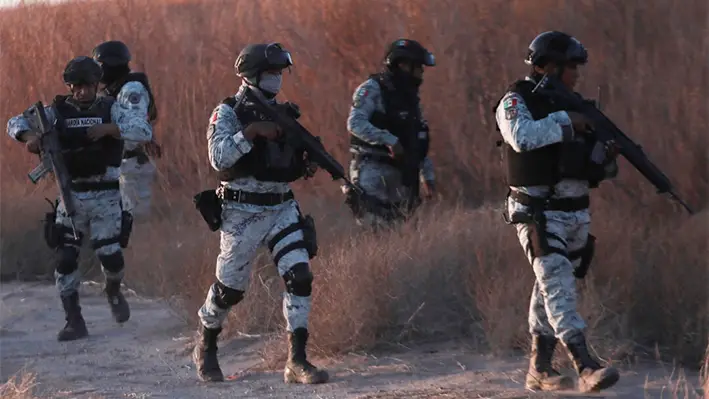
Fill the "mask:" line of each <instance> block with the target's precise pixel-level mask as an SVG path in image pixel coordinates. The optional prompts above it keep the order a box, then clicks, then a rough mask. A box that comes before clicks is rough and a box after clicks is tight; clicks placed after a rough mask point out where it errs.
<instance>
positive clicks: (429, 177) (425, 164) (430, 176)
mask: <svg viewBox="0 0 709 399" xmlns="http://www.w3.org/2000/svg"><path fill="white" fill-rule="evenodd" d="M421 178H422V179H423V180H424V181H435V180H436V174H435V173H434V171H433V161H431V158H429V157H426V158H424V159H423V161H422V162H421Z"/></svg>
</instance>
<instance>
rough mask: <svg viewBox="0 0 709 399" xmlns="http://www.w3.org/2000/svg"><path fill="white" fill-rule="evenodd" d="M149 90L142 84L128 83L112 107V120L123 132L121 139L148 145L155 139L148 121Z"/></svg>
mask: <svg viewBox="0 0 709 399" xmlns="http://www.w3.org/2000/svg"><path fill="white" fill-rule="evenodd" d="M148 105H150V96H149V95H148V90H147V89H146V88H145V86H143V84H142V83H140V82H128V83H126V84H125V85H123V87H122V88H121V91H120V92H119V93H118V97H117V98H116V102H115V103H113V106H112V107H111V119H113V122H114V123H115V124H116V125H118V129H119V130H120V131H121V139H123V140H125V141H135V142H139V143H147V142H149V141H150V140H152V138H153V128H152V126H151V125H150V122H149V121H148Z"/></svg>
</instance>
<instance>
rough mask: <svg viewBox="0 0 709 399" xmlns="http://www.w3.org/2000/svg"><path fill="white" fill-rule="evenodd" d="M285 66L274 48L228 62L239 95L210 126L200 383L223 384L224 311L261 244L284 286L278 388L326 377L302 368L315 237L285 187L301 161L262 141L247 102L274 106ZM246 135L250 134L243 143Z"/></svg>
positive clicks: (240, 292) (284, 147)
mask: <svg viewBox="0 0 709 399" xmlns="http://www.w3.org/2000/svg"><path fill="white" fill-rule="evenodd" d="M290 65H292V60H291V57H290V53H289V52H287V51H286V50H284V49H283V47H282V46H281V45H280V44H278V43H271V44H253V45H249V46H246V47H245V48H244V49H243V50H242V51H241V53H240V54H239V56H238V58H237V60H236V63H235V69H236V75H237V76H238V77H240V78H241V80H242V85H241V87H240V89H239V91H238V92H237V94H236V95H235V96H233V97H230V98H227V99H225V100H224V101H223V102H222V104H220V105H219V106H217V107H216V108H215V109H214V111H213V112H212V116H211V117H210V120H209V129H208V132H207V143H208V147H209V162H210V164H211V165H212V167H213V168H214V169H215V170H217V171H218V175H219V179H220V180H221V185H220V187H219V188H218V189H217V190H216V193H215V196H218V197H219V201H215V202H218V204H213V205H212V206H213V207H219V210H220V211H221V213H220V214H221V217H220V219H221V225H220V226H219V228H220V233H221V242H220V253H219V256H218V257H217V270H216V277H217V281H216V282H215V283H214V284H212V286H211V287H210V289H209V292H208V294H207V298H206V300H205V302H204V304H203V305H202V307H201V308H200V310H199V318H200V327H199V330H198V338H197V343H196V345H195V348H194V351H193V360H194V362H195V365H196V366H197V374H198V376H199V378H200V379H201V380H203V381H223V380H224V375H223V373H222V370H221V368H220V366H219V363H218V359H217V338H218V335H219V333H220V332H221V330H222V323H223V321H224V319H225V318H226V316H227V313H228V312H229V309H230V308H231V307H233V306H234V305H236V304H238V303H239V302H240V301H241V300H242V299H243V297H244V295H245V292H246V289H247V287H248V280H249V275H250V273H251V262H252V261H253V259H254V257H255V256H256V251H257V250H258V248H259V247H261V246H262V245H267V246H268V248H269V251H270V252H271V255H272V256H273V260H274V263H275V264H276V267H277V269H278V273H279V274H280V275H281V276H282V278H283V281H284V282H285V286H286V292H284V293H283V314H284V316H285V319H286V334H287V338H288V343H289V347H288V360H287V361H286V366H285V369H284V380H285V382H288V383H290V382H299V383H306V384H312V383H323V382H326V381H327V380H328V378H329V376H328V374H327V372H326V371H325V370H320V369H318V368H316V367H315V366H313V365H312V364H311V363H310V362H308V361H307V358H306V351H305V348H306V342H307V339H308V335H309V333H308V315H309V314H310V307H311V300H312V299H311V291H312V282H313V275H312V273H311V271H310V264H309V261H310V258H311V257H312V256H314V255H315V251H316V250H315V249H314V246H315V242H314V241H315V240H314V234H315V231H314V226H313V225H312V224H311V223H309V222H308V221H309V220H310V219H309V218H307V217H303V216H302V215H301V213H300V209H299V208H298V203H297V202H296V201H295V199H294V196H293V193H292V191H291V188H290V186H289V184H288V182H291V181H295V180H297V179H299V178H301V177H303V176H305V175H306V170H307V165H306V164H305V163H304V161H303V159H304V156H305V154H304V153H301V152H299V151H300V149H297V148H294V147H293V146H291V145H290V144H288V143H286V142H284V141H282V140H279V139H277V138H276V137H275V136H274V137H270V136H269V137H270V138H269V137H266V136H264V134H266V135H267V133H264V132H265V130H261V129H262V127H263V126H271V128H273V129H274V130H269V131H270V132H271V133H274V132H275V128H274V127H273V123H272V122H269V121H268V116H267V115H265V114H264V113H263V112H262V111H260V109H259V107H258V106H256V105H255V103H254V102H253V101H254V97H253V96H255V95H257V94H259V93H260V95H262V96H264V97H265V98H266V99H268V100H267V101H269V102H270V104H271V105H273V106H276V107H279V106H281V105H282V104H278V103H277V102H276V100H275V97H276V95H277V94H278V92H279V91H280V87H281V83H282V74H281V73H276V72H274V71H275V70H278V71H282V70H283V69H285V68H288V67H289V66H290ZM254 93H256V94H254ZM293 109H294V110H297V106H294V107H293ZM298 116H299V113H298V114H297V115H295V116H294V117H296V118H297V117H298ZM269 123H271V124H270V125H269ZM259 124H260V125H259ZM259 126H261V127H259ZM251 129H254V130H251ZM263 129H265V127H264V128H263ZM247 132H249V135H247ZM250 132H256V133H254V136H250ZM247 137H249V138H247ZM215 213H217V212H215ZM306 234H307V237H306Z"/></svg>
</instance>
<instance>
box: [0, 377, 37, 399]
mask: <svg viewBox="0 0 709 399" xmlns="http://www.w3.org/2000/svg"><path fill="white" fill-rule="evenodd" d="M35 380H36V377H35V375H34V374H32V373H22V374H19V375H13V376H12V377H10V378H9V379H8V380H7V382H6V383H4V384H2V385H1V386H0V398H2V399H35V398H37V397H36V396H35V395H34V388H35V386H36V385H37V384H36V382H35Z"/></svg>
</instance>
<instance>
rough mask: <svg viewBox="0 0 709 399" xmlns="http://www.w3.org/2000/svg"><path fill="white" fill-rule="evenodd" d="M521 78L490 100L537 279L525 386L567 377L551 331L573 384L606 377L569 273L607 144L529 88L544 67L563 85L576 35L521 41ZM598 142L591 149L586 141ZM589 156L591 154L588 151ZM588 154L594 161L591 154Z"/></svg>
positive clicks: (605, 173)
mask: <svg viewBox="0 0 709 399" xmlns="http://www.w3.org/2000/svg"><path fill="white" fill-rule="evenodd" d="M525 62H526V63H527V64H528V65H531V66H532V69H531V73H530V74H529V76H528V77H526V78H525V79H524V80H519V81H517V82H515V83H513V84H512V85H511V86H510V87H509V88H508V89H507V92H506V93H505V95H504V96H503V97H502V98H501V100H500V101H499V102H498V104H497V105H496V106H495V118H496V120H497V126H498V129H499V131H500V133H501V134H502V137H503V139H504V144H502V145H503V147H504V154H505V158H507V159H506V162H507V183H508V184H509V186H510V191H509V194H508V197H507V199H506V201H507V211H508V214H507V215H506V221H507V222H508V223H512V224H514V225H515V226H516V228H517V233H518V236H519V240H520V243H521V245H522V248H523V249H524V252H525V254H526V255H527V257H528V259H529V262H530V263H531V264H532V267H533V269H534V274H535V275H536V281H535V283H534V289H533V291H532V297H531V303H530V307H529V329H530V333H531V334H532V348H531V359H530V364H529V372H528V374H527V379H526V386H527V388H529V389H533V390H539V389H541V390H558V389H568V388H572V387H573V381H572V380H571V379H570V378H568V377H565V376H561V375H560V374H559V373H558V372H557V371H556V370H554V369H553V368H552V356H553V354H554V348H555V347H556V344H557V339H559V340H560V341H561V342H562V343H563V344H564V346H565V347H566V349H567V350H568V353H569V355H570V357H571V359H572V361H573V363H574V366H575V368H576V371H577V373H578V375H579V389H581V390H582V391H593V390H600V389H605V388H608V387H611V386H612V385H614V384H615V383H616V382H617V381H618V378H619V375H618V371H617V370H615V369H614V368H611V367H603V366H601V365H600V364H599V362H598V361H597V360H596V359H595V358H594V357H592V356H591V354H590V353H589V351H588V348H587V346H586V338H585V337H584V332H583V330H584V328H585V323H584V321H583V319H582V318H581V315H579V313H578V311H577V309H576V289H575V283H574V276H575V275H576V276H577V277H582V276H581V275H580V273H579V271H580V270H583V269H585V268H586V267H587V266H588V262H590V260H591V256H592V255H593V242H594V237H593V236H592V235H590V234H589V224H590V215H589V210H588V207H589V189H590V188H595V187H597V186H598V184H599V183H600V182H601V181H602V180H605V179H608V178H613V177H615V176H616V175H617V173H618V166H617V164H616V161H615V158H616V156H617V148H616V146H615V144H611V145H609V146H605V147H604V146H600V147H597V146H596V145H597V144H600V143H598V142H596V141H595V140H594V138H593V135H592V131H591V128H590V127H589V125H588V122H587V119H586V118H585V117H584V116H583V115H582V114H578V113H575V112H570V111H565V110H564V109H563V108H561V107H560V106H559V105H556V104H554V103H553V102H552V101H550V100H549V99H548V98H547V97H545V96H543V95H541V94H539V93H535V92H533V91H532V90H533V89H534V88H535V86H536V84H537V83H539V81H540V80H541V79H542V78H543V77H544V75H545V74H558V75H557V76H559V77H560V80H561V81H562V82H563V84H564V85H565V86H567V87H568V88H569V90H573V88H574V86H575V85H576V81H577V79H578V77H579V68H580V67H581V66H582V65H584V64H586V62H587V52H586V49H585V48H584V47H583V45H582V44H581V43H580V42H579V41H578V40H576V39H575V38H574V37H571V36H569V35H567V34H565V33H561V32H555V31H554V32H545V33H542V34H540V35H539V36H537V37H536V38H535V39H534V40H533V41H532V43H531V44H530V45H529V51H528V54H527V58H526V60H525ZM594 146H596V148H600V151H599V154H598V156H596V154H594V156H591V154H592V153H593V151H592V148H594ZM594 157H595V158H594ZM592 160H594V161H592Z"/></svg>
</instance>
